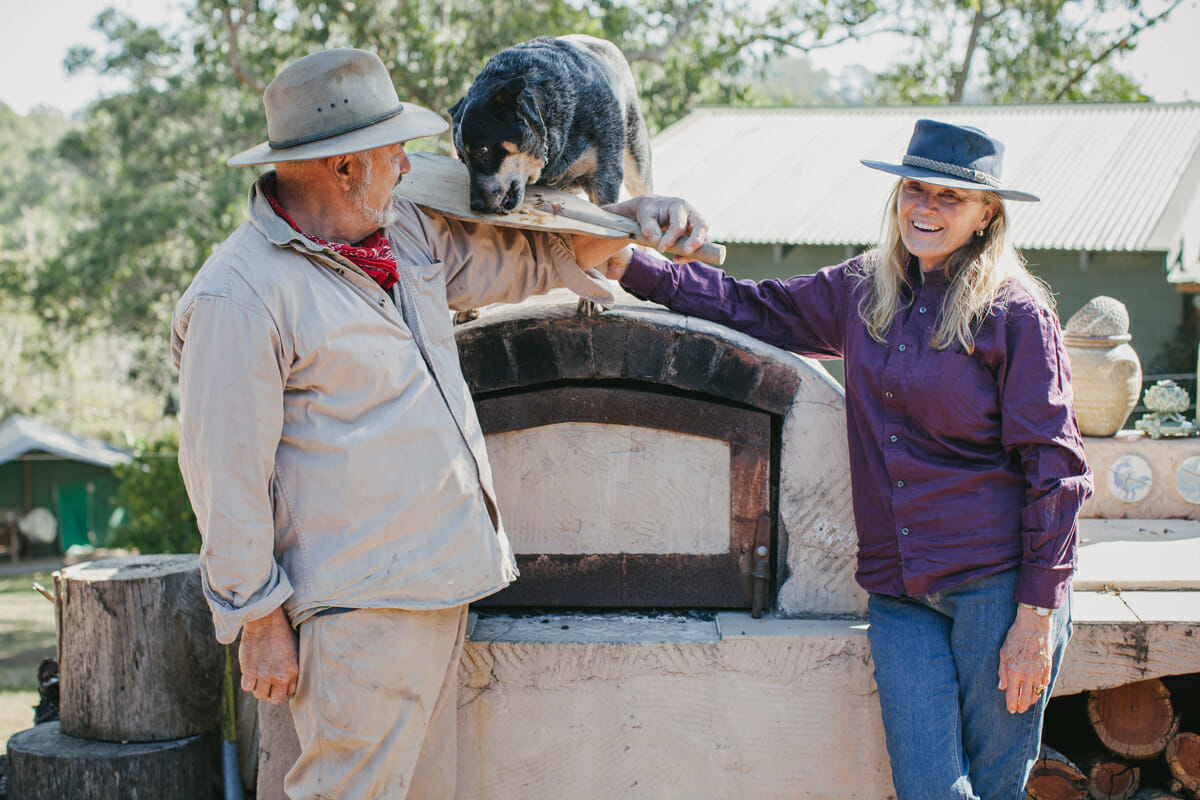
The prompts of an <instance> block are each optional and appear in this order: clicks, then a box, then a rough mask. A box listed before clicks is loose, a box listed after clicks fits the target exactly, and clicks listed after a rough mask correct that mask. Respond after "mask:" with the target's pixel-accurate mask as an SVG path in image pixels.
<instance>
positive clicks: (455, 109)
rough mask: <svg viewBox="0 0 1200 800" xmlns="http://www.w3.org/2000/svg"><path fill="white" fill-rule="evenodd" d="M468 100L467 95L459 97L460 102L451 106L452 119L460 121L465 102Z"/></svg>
mask: <svg viewBox="0 0 1200 800" xmlns="http://www.w3.org/2000/svg"><path fill="white" fill-rule="evenodd" d="M465 102H467V98H466V97H460V98H458V102H457V103H455V104H454V105H452V106H450V119H452V120H454V121H455V122H458V121H459V120H460V119H461V118H462V110H463V104H464V103H465Z"/></svg>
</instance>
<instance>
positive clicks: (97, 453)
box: [0, 414, 131, 467]
mask: <svg viewBox="0 0 1200 800" xmlns="http://www.w3.org/2000/svg"><path fill="white" fill-rule="evenodd" d="M35 450H40V451H42V452H45V453H50V454H51V455H56V456H59V457H61V458H65V459H67V460H69V461H82V462H84V463H87V464H95V465H96V466H98V467H111V466H112V465H113V464H128V463H129V462H130V460H131V456H130V454H129V452H128V451H125V450H120V449H118V448H116V447H110V446H109V445H107V444H105V443H104V442H101V441H97V440H96V439H86V438H84V437H82V436H73V435H71V434H69V433H67V432H66V431H62V430H59V429H58V428H54V427H51V426H50V425H47V424H45V423H43V422H38V421H36V420H32V419H29V418H28V417H23V416H21V415H20V414H13V415H12V416H11V417H9V418H8V419H6V420H5V421H4V423H3V424H2V425H0V464H4V463H6V462H9V461H12V460H13V459H15V458H20V457H21V456H23V455H25V454H26V453H28V452H31V451H35Z"/></svg>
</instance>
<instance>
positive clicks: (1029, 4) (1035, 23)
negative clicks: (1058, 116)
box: [872, 0, 1181, 103]
mask: <svg viewBox="0 0 1200 800" xmlns="http://www.w3.org/2000/svg"><path fill="white" fill-rule="evenodd" d="M1180 2H1181V0H1121V2H1113V0H890V2H887V3H885V5H883V6H881V8H880V11H879V13H878V14H877V15H876V17H875V19H876V20H878V21H880V22H886V26H885V27H884V28H883V29H884V30H887V31H889V32H890V33H892V34H893V35H897V34H898V35H900V36H902V37H904V39H905V40H906V41H909V42H911V56H910V58H908V59H906V60H904V61H902V62H901V63H900V64H898V65H897V66H896V67H895V68H894V69H893V70H891V71H890V72H888V73H886V74H883V75H880V76H879V79H878V82H877V84H876V90H875V92H874V97H873V98H872V99H874V100H875V101H877V102H898V103H938V102H942V103H945V102H949V103H960V102H963V101H964V100H965V99H966V98H967V96H968V92H969V90H970V89H971V88H972V87H974V88H975V90H976V91H977V92H978V93H979V94H980V96H981V97H980V99H983V100H986V101H988V102H996V103H1042V102H1081V101H1088V102H1100V101H1105V102H1110V101H1144V100H1146V99H1148V98H1147V97H1146V95H1145V94H1143V93H1142V91H1141V90H1140V89H1139V88H1138V86H1137V84H1136V83H1135V82H1134V81H1133V80H1132V79H1130V78H1129V77H1128V76H1125V75H1122V74H1121V73H1119V72H1118V71H1117V70H1116V69H1115V68H1114V67H1113V65H1112V59H1113V56H1115V55H1116V54H1118V53H1122V52H1126V51H1129V50H1132V49H1134V47H1135V46H1136V43H1137V37H1138V35H1139V34H1140V33H1141V32H1143V31H1145V30H1146V29H1148V28H1150V27H1153V26H1154V25H1156V24H1158V23H1159V22H1161V21H1162V20H1164V19H1166V18H1167V16H1168V15H1169V14H1170V12H1171V11H1172V10H1173V9H1174V8H1175V7H1176V6H1178V5H1179V3H1180Z"/></svg>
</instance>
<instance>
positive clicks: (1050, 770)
mask: <svg viewBox="0 0 1200 800" xmlns="http://www.w3.org/2000/svg"><path fill="white" fill-rule="evenodd" d="M1025 793H1026V795H1027V796H1028V798H1029V800H1083V798H1085V797H1087V796H1088V781H1087V776H1085V775H1084V774H1083V773H1082V772H1080V770H1079V767H1077V766H1075V765H1074V764H1073V763H1072V762H1071V760H1070V759H1069V758H1067V757H1066V756H1064V755H1063V754H1062V753H1060V752H1058V751H1057V750H1055V749H1054V748H1052V747H1047V746H1046V745H1044V744H1043V745H1042V750H1041V752H1040V753H1038V759H1037V761H1035V762H1034V764H1033V771H1032V772H1031V773H1030V774H1029V780H1028V781H1027V782H1026V783H1025Z"/></svg>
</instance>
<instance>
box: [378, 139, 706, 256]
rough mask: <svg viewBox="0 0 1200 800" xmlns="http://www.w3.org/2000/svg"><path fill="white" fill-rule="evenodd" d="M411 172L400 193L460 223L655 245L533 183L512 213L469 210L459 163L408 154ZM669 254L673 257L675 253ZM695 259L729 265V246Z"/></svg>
mask: <svg viewBox="0 0 1200 800" xmlns="http://www.w3.org/2000/svg"><path fill="white" fill-rule="evenodd" d="M408 157H409V160H410V161H411V162H412V169H411V170H409V172H408V173H407V174H405V176H404V179H403V180H402V181H400V184H399V185H398V186H397V187H396V192H397V193H399V194H400V195H401V196H403V197H407V198H408V199H409V200H411V201H413V202H414V203H416V204H417V205H419V206H422V207H424V208H428V209H430V210H432V211H437V212H439V213H442V214H446V215H448V216H451V217H456V218H458V219H464V220H470V221H473V222H484V223H487V224H489V225H500V226H504V227H510V228H529V229H533V230H542V231H555V232H559V233H579V234H583V235H585V236H596V237H599V238H604V239H629V240H631V241H634V242H637V243H638V244H641V245H645V246H647V247H651V248H653V247H654V244H653V243H651V242H650V241H649V240H647V239H646V238H645V237H643V236H642V229H641V227H640V226H639V225H638V224H637V223H636V222H634V221H633V220H631V219H629V218H628V217H622V216H621V215H619V214H612V213H610V212H608V211H605V210H604V209H602V208H600V207H598V206H595V205H592V204H591V203H589V202H588V201H587V200H585V199H583V198H582V197H579V196H578V195H574V194H571V193H570V192H564V191H561V190H559V189H551V188H549V187H547V186H542V185H540V184H532V185H530V186H528V187H526V189H525V200H524V202H522V203H521V205H519V206H517V207H516V208H514V209H513V210H512V211H511V212H509V213H508V214H497V213H495V212H491V211H473V210H472V209H471V189H470V180H469V178H468V176H467V168H466V166H465V165H464V164H463V163H462V162H461V161H459V160H458V159H456V158H451V157H450V156H440V155H436V154H434V153H424V152H410V153H409V154H408ZM665 252H668V253H671V252H672V251H671V250H669V249H668V250H666V251H665ZM690 257H691V258H694V259H696V260H698V261H704V262H707V263H709V264H717V265H720V264H723V263H725V247H724V246H723V245H719V244H714V243H712V242H706V243H705V244H704V245H703V246H701V247H700V249H699V250H697V251H696V252H695V253H692V254H691V256H690Z"/></svg>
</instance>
